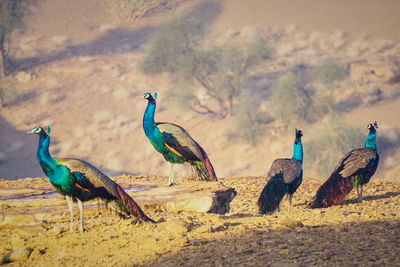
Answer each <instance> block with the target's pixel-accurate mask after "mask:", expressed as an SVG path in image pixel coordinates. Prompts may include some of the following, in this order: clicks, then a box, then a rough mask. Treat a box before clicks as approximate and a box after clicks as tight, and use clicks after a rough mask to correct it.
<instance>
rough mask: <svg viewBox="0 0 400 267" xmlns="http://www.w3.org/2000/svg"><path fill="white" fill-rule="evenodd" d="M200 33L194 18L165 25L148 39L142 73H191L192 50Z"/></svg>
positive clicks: (193, 61)
mask: <svg viewBox="0 0 400 267" xmlns="http://www.w3.org/2000/svg"><path fill="white" fill-rule="evenodd" d="M203 30H204V27H203V25H202V24H201V23H200V22H199V21H197V20H195V19H190V18H185V17H178V18H174V19H172V20H171V21H169V22H167V23H166V24H165V25H163V26H161V27H160V29H159V30H158V31H156V32H155V33H154V34H153V35H152V37H151V38H150V41H149V42H150V45H149V47H148V49H147V52H146V55H145V57H144V59H143V60H142V61H141V63H140V68H141V70H142V71H143V72H145V73H148V74H156V73H161V72H169V73H173V74H174V73H178V72H181V71H182V70H191V69H192V68H193V65H194V64H195V54H194V47H195V45H196V42H197V41H198V39H199V37H200V36H201V35H202V33H203Z"/></svg>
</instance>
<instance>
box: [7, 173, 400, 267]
mask: <svg viewBox="0 0 400 267" xmlns="http://www.w3.org/2000/svg"><path fill="white" fill-rule="evenodd" d="M113 179H115V180H116V181H118V182H119V183H123V184H141V183H149V182H150V183H154V184H157V185H159V186H163V185H164V186H165V182H166V181H167V178H166V177H156V176H140V177H134V176H121V177H114V178H113ZM221 181H222V183H224V184H225V185H227V186H231V187H234V188H235V189H236V191H237V192H238V195H237V196H236V198H235V199H234V200H233V201H232V203H231V211H230V212H229V213H227V214H225V215H217V214H210V213H196V212H178V213H169V212H167V211H165V210H154V209H149V208H144V210H145V212H146V213H147V214H148V215H149V216H150V217H151V218H153V219H155V220H157V221H158V220H161V221H162V222H159V223H157V224H154V225H153V224H139V225H137V224H132V221H131V220H122V219H119V218H118V217H117V216H115V215H114V214H111V213H109V212H108V211H106V210H104V209H100V210H99V209H98V208H97V205H96V202H90V203H91V204H92V205H90V203H89V204H86V207H87V208H86V209H85V213H84V222H85V224H84V225H85V228H86V231H85V232H83V233H80V232H78V233H69V231H68V229H69V212H68V211H67V208H66V202H65V200H63V199H62V198H61V197H57V198H50V199H49V198H45V197H43V196H42V197H43V198H42V199H41V197H36V198H30V199H25V200H22V199H14V200H2V201H1V207H2V210H1V214H0V216H1V217H0V219H1V220H0V244H2V246H1V247H0V255H2V254H5V253H7V252H9V251H12V250H15V249H18V248H20V247H24V246H28V247H31V248H33V252H32V254H31V256H30V257H29V259H27V260H23V261H20V262H16V263H11V264H10V265H9V266H48V265H49V264H50V265H64V266H82V265H85V266H95V265H97V266H111V265H112V266H129V265H130V266H132V265H141V266H177V265H180V266H200V265H201V266H239V265H240V266H246V265H248V266H265V265H272V266H282V265H284V266H285V265H297V266H316V265H318V266H333V265H336V266H350V265H351V266H377V265H386V266H395V265H399V264H400V258H399V253H400V246H399V241H398V236H399V234H400V209H399V205H398V203H399V201H400V193H399V192H400V184H399V183H395V182H386V181H380V182H377V181H374V180H372V182H370V183H369V184H368V185H367V186H366V188H365V194H364V195H365V198H364V201H363V202H362V203H358V202H356V201H355V199H356V193H355V192H354V191H353V192H352V193H351V194H350V195H349V196H348V198H347V200H346V203H345V204H344V205H343V206H336V207H331V208H326V209H315V210H311V209H308V208H307V206H306V202H307V201H309V200H310V199H311V198H312V196H313V194H314V192H315V191H316V189H317V187H318V185H319V184H320V182H319V181H315V180H312V179H305V181H304V182H303V184H302V185H301V186H300V188H299V189H298V191H297V192H296V194H295V197H294V207H293V209H292V213H291V214H289V213H288V207H287V205H288V201H287V199H284V200H283V202H282V205H281V211H280V212H279V213H278V214H277V215H271V216H261V215H258V214H257V210H256V201H257V198H258V196H259V194H260V192H261V190H262V188H263V186H264V184H265V179H264V177H229V178H223V179H221ZM179 182H181V184H185V179H183V178H181V179H179ZM49 187H51V186H50V184H49V182H48V180H47V179H43V178H34V179H33V178H27V179H22V180H18V181H5V180H1V181H0V190H4V189H7V188H8V189H10V190H11V189H14V190H16V189H21V190H25V191H26V192H28V191H27V190H28V189H27V188H49ZM131 195H132V196H133V198H134V197H135V194H134V193H133V194H131ZM139 204H140V203H139ZM88 205H89V207H88ZM75 216H76V217H75V218H77V217H78V211H77V209H76V210H75ZM164 220H165V221H164ZM75 223H76V224H75V227H76V228H77V222H76V221H75Z"/></svg>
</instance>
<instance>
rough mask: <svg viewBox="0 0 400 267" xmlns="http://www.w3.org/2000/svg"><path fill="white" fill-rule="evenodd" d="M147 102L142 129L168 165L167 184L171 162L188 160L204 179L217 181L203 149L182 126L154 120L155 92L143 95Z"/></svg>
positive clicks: (171, 178)
mask: <svg viewBox="0 0 400 267" xmlns="http://www.w3.org/2000/svg"><path fill="white" fill-rule="evenodd" d="M143 97H144V98H145V99H147V101H148V104H147V108H146V111H145V113H144V116H143V129H144V132H145V134H146V136H147V138H148V139H149V140H150V142H151V144H152V145H153V146H154V148H155V149H156V150H157V151H158V152H160V153H161V154H162V155H163V156H164V158H165V160H167V161H168V163H169V166H170V173H169V180H168V184H169V185H173V184H175V182H174V174H173V164H175V163H184V162H188V163H190V164H191V166H192V167H193V168H194V169H195V170H196V172H197V175H198V176H199V177H200V179H201V180H204V181H217V180H218V179H217V176H216V175H215V171H214V168H213V166H212V164H211V162H210V159H209V158H208V156H207V154H206V152H205V151H204V149H203V148H202V147H201V146H200V145H199V144H198V143H197V142H196V141H195V140H193V138H192V137H191V136H190V135H189V134H188V133H187V132H186V131H185V129H183V128H182V127H180V126H178V125H176V124H172V123H167V122H155V121H154V112H155V110H156V99H157V93H155V95H154V97H153V96H152V95H151V93H146V94H144V96H143Z"/></svg>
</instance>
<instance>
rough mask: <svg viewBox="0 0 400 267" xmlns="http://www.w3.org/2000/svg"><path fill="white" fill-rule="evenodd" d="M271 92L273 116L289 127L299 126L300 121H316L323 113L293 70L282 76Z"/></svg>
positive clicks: (270, 102)
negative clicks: (320, 112)
mask: <svg viewBox="0 0 400 267" xmlns="http://www.w3.org/2000/svg"><path fill="white" fill-rule="evenodd" d="M271 92H272V94H271V97H270V100H269V106H270V107H271V111H272V113H273V116H274V117H275V118H276V119H278V120H280V121H282V122H283V124H284V125H285V126H286V127H287V128H295V127H298V125H299V122H314V121H315V120H316V119H317V118H319V117H321V115H322V114H319V113H318V112H317V111H318V109H317V108H316V105H314V103H313V101H312V98H311V97H310V96H309V95H308V93H307V91H305V90H304V89H303V88H302V87H301V85H300V83H299V81H298V79H297V77H296V76H295V75H294V74H293V73H291V72H289V73H286V74H284V75H282V76H280V77H279V78H278V79H277V80H276V81H275V83H274V84H273V86H272V87H271Z"/></svg>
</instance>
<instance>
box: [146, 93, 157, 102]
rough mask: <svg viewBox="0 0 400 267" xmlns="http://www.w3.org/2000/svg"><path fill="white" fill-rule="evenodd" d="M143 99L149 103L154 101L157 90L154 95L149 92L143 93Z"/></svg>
mask: <svg viewBox="0 0 400 267" xmlns="http://www.w3.org/2000/svg"><path fill="white" fill-rule="evenodd" d="M143 98H144V99H147V100H148V101H149V102H150V103H156V100H157V92H155V94H154V97H153V96H152V95H151V93H145V94H144V95H143Z"/></svg>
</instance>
